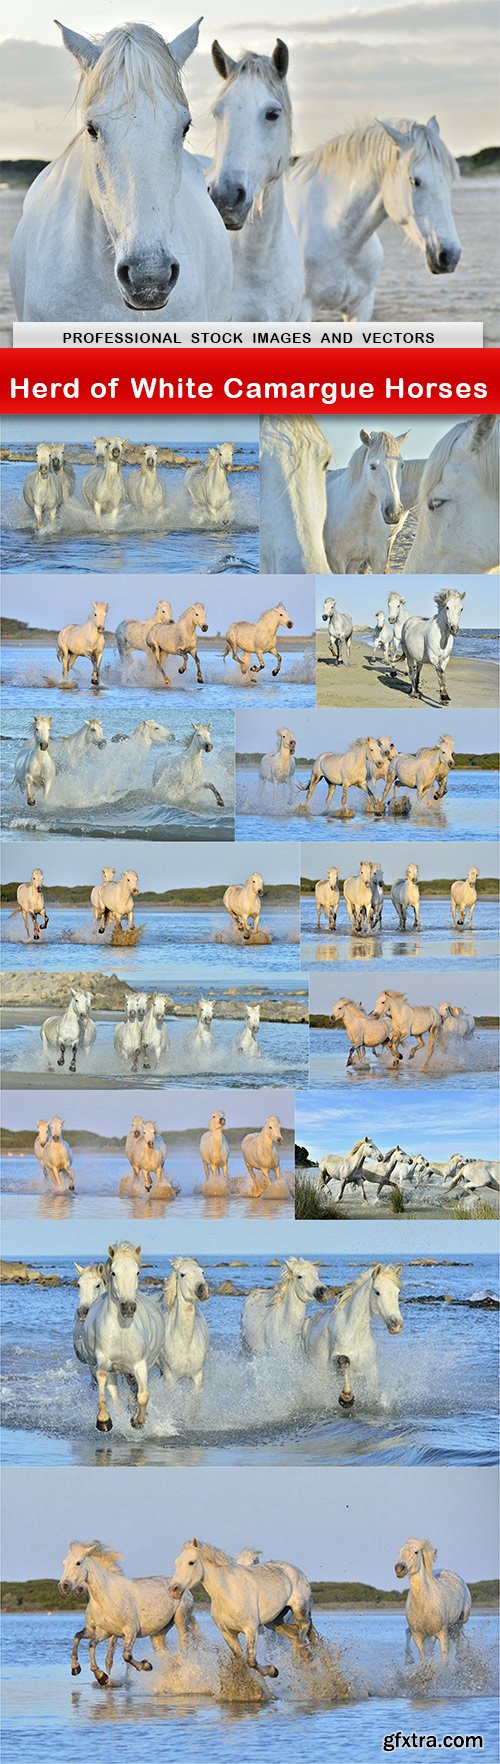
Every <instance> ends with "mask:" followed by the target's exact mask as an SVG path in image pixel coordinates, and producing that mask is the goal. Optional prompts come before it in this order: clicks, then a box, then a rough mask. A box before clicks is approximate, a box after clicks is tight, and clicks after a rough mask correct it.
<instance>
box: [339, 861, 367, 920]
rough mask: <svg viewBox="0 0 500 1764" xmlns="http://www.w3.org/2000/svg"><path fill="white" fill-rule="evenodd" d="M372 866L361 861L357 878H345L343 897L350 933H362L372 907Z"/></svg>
mask: <svg viewBox="0 0 500 1764" xmlns="http://www.w3.org/2000/svg"><path fill="white" fill-rule="evenodd" d="M372 868H373V866H372V864H371V863H368V862H366V861H365V860H364V859H362V860H361V862H360V864H359V868H358V874H357V876H346V878H345V882H344V886H343V890H342V892H343V896H344V900H345V904H346V907H347V913H348V918H349V924H350V926H351V930H352V931H362V929H363V925H365V924H366V923H367V921H368V918H369V915H370V912H371V906H372Z"/></svg>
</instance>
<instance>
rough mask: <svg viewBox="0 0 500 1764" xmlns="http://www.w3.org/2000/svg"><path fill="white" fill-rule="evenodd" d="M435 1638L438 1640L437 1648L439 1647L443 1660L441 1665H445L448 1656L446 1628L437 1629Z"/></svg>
mask: <svg viewBox="0 0 500 1764" xmlns="http://www.w3.org/2000/svg"><path fill="white" fill-rule="evenodd" d="M437 1639H438V1642H439V1648H440V1652H441V1659H442V1661H443V1665H444V1666H447V1665H448V1660H449V1657H450V1650H449V1645H448V1632H447V1630H446V1629H438V1635H437Z"/></svg>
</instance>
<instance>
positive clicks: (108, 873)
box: [90, 864, 116, 924]
mask: <svg viewBox="0 0 500 1764" xmlns="http://www.w3.org/2000/svg"><path fill="white" fill-rule="evenodd" d="M115 875H116V870H114V869H113V866H112V864H105V865H104V868H103V871H102V875H101V880H100V882H96V884H95V887H94V888H92V889H91V891H90V905H91V907H92V912H93V914H94V919H96V921H97V924H99V920H100V918H101V917H102V904H101V888H102V886H103V883H105V882H112V881H113V879H114V877H115Z"/></svg>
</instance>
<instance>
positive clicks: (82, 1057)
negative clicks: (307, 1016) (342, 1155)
mask: <svg viewBox="0 0 500 1764" xmlns="http://www.w3.org/2000/svg"><path fill="white" fill-rule="evenodd" d="M44 1014H45V1013H44ZM46 1014H47V1015H50V1014H53V1013H50V1012H47V1013H46ZM20 1015H21V1016H22V1012H20ZM95 1020H96V1022H97V1035H96V1039H95V1041H94V1044H93V1046H92V1047H91V1048H89V1050H88V1052H87V1053H85V1052H83V1053H82V1052H81V1051H79V1053H78V1055H77V1081H78V1082H79V1083H80V1084H88V1085H92V1082H93V1081H94V1082H95V1080H96V1079H97V1081H98V1082H102V1081H106V1080H107V1079H112V1081H113V1084H114V1085H115V1086H116V1087H122V1086H126V1087H129V1086H130V1083H131V1077H132V1073H131V1067H130V1066H127V1067H125V1065H124V1063H123V1061H122V1060H121V1059H120V1056H119V1054H118V1053H117V1052H116V1049H115V1047H114V1043H113V1033H114V1028H115V1021H117V1020H118V1019H114V1020H110V1019H109V1018H108V1019H107V1020H106V1021H102V1019H101V1020H99V1016H98V1013H96V1018H95ZM121 1020H123V1019H121ZM195 1027H196V1018H195V1016H194V1015H193V1016H192V1017H183V1018H182V1019H175V1018H174V1019H172V1018H170V1017H169V1021H168V1034H169V1040H170V1048H169V1049H168V1050H167V1052H166V1054H165V1057H164V1060H163V1062H162V1064H161V1065H160V1066H159V1068H158V1070H153V1069H150V1070H149V1071H143V1070H140V1071H138V1072H137V1079H136V1080H135V1078H134V1083H135V1082H136V1081H137V1083H138V1084H140V1085H141V1088H142V1087H144V1089H148V1090H151V1089H153V1090H154V1089H163V1088H164V1087H165V1086H166V1085H170V1084H174V1085H176V1086H177V1087H181V1086H185V1085H191V1084H194V1085H196V1086H199V1085H201V1086H204V1085H206V1084H210V1083H212V1082H213V1081H214V1080H216V1079H217V1080H218V1081H219V1083H222V1084H227V1085H230V1086H231V1089H233V1090H234V1089H236V1090H240V1089H245V1088H246V1086H248V1085H249V1084H251V1086H252V1089H254V1090H256V1089H260V1088H261V1086H262V1085H265V1084H273V1085H276V1086H282V1085H286V1086H288V1087H293V1086H294V1085H295V1086H297V1087H298V1088H299V1089H303V1088H304V1086H305V1085H307V1081H308V1055H309V1031H308V1027H307V1024H306V1023H285V1022H270V1023H269V1022H263V1023H261V1026H260V1030H259V1035H258V1045H259V1048H260V1058H259V1057H258V1058H254V1057H250V1056H246V1055H245V1054H243V1053H240V1052H239V1050H238V1041H239V1039H240V1037H241V1035H242V1033H243V1029H244V1022H243V1021H237V1020H236V1019H233V1020H231V1019H221V1018H218V1017H217V1015H216V1016H215V1018H214V1022H213V1033H212V1047H211V1049H209V1050H207V1051H201V1052H200V1051H197V1050H196V1049H195V1048H193V1047H192V1046H191V1045H190V1043H189V1039H188V1038H189V1036H190V1035H191V1034H192V1032H193V1030H194V1029H195ZM0 1047H1V1059H2V1070H3V1081H4V1084H5V1085H6V1086H7V1087H8V1086H9V1082H12V1078H13V1075H14V1074H19V1076H20V1077H21V1076H22V1077H23V1078H30V1079H31V1078H32V1079H35V1078H36V1082H37V1083H40V1084H41V1085H44V1084H49V1083H50V1084H51V1085H53V1083H54V1074H56V1075H57V1082H58V1084H59V1083H61V1084H64V1085H66V1084H71V1083H72V1082H74V1079H73V1078H72V1074H71V1073H70V1072H69V1071H68V1069H67V1068H68V1064H69V1060H68V1056H66V1065H65V1067H64V1068H63V1069H61V1068H58V1066H57V1052H54V1054H53V1055H51V1056H50V1064H49V1059H48V1056H47V1055H46V1054H45V1053H44V1050H43V1047H42V1043H41V1040H40V1030H39V1027H38V1025H37V1024H33V1023H30V1024H26V1023H23V1022H22V1021H21V1022H19V1024H17V1023H16V1026H15V1027H13V1026H11V1025H9V1026H6V1027H4V1028H2V1031H1V1033H0Z"/></svg>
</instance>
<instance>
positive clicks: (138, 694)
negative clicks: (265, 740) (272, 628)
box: [1, 584, 316, 722]
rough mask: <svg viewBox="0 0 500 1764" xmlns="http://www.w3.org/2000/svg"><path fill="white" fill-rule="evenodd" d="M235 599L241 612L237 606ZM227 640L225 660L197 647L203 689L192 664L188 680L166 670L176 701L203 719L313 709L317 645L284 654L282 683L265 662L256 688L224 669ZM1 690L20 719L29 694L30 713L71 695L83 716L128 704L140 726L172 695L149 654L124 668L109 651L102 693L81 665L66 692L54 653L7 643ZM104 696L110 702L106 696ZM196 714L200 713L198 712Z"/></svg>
mask: <svg viewBox="0 0 500 1764" xmlns="http://www.w3.org/2000/svg"><path fill="white" fill-rule="evenodd" d="M236 593H237V596H238V600H239V599H240V597H241V584H239V585H238V588H237V590H236ZM238 600H237V606H238ZM223 649H224V639H223V638H222V637H221V639H220V653H218V652H217V651H215V650H212V649H207V650H205V649H204V646H203V640H201V642H200V643H199V645H198V650H199V656H200V661H201V666H202V672H203V686H199V685H198V684H197V681H196V672H195V668H194V663H193V662H191V661H189V662H188V666H187V670H186V673H185V674H179V671H178V666H177V664H175V663H174V664H173V665H172V663H170V664H169V663H167V671H168V672H169V678H170V684H171V688H175V699H174V702H177V701H178V700H180V702H181V703H182V701H183V699H184V698H186V697H187V698H189V700H190V701H191V703H192V704H196V703H198V704H202V705H203V711H204V715H205V716H207V715H208V714H209V713H211V712H212V711H213V710H215V709H217V708H218V707H220V708H221V709H223V708H224V706H226V707H227V706H228V705H230V706H234V708H236V707H237V706H240V705H247V706H248V705H250V704H251V707H252V710H254V709H259V708H260V707H262V709H264V708H267V709H270V708H276V709H278V711H279V712H281V710H282V709H285V708H289V707H290V706H293V708H294V709H295V710H299V709H304V708H305V706H307V705H308V704H310V705H314V704H315V702H316V701H315V689H314V645H313V640H312V639H311V640H310V642H309V641H306V643H305V645H303V646H301V647H300V649H299V648H297V649H293V648H287V649H286V650H284V652H283V660H282V664H281V668H280V674H279V679H278V680H273V677H272V672H271V669H272V660H271V658H270V657H267V660H266V666H265V669H264V671H263V673H262V674H257V675H255V676H254V684H252V681H251V678H250V676H249V675H244V674H242V672H241V668H239V667H237V665H236V663H235V662H233V661H232V659H228V661H226V662H223V660H222V653H223ZM1 684H2V690H3V694H4V700H3V702H4V705H5V708H6V710H7V711H8V710H9V709H16V708H17V712H18V714H19V715H20V713H21V710H22V708H23V704H24V700H25V696H26V694H27V693H28V694H29V704H28V707H27V708H28V713H29V711H30V709H31V710H32V709H33V692H34V691H36V692H38V691H43V692H45V693H51V694H52V693H53V692H56V693H57V695H58V696H59V693H60V691H64V692H65V694H66V693H67V692H69V691H71V692H73V694H74V696H75V697H76V696H78V705H79V708H80V710H81V712H82V717H91V716H95V715H96V711H97V707H98V705H99V704H100V705H101V706H102V705H103V704H105V705H106V709H108V707H109V705H110V704H113V705H114V704H116V708H117V710H119V708H120V703H121V704H122V706H123V704H124V703H125V702H126V701H127V700H129V699H131V701H132V702H133V706H134V712H135V713H136V716H137V721H138V722H139V721H141V720H142V718H143V717H148V716H149V717H152V716H158V715H160V714H162V713H160V710H159V706H160V703H161V701H162V699H163V701H165V700H167V698H168V702H169V701H170V696H171V693H170V694H169V692H168V687H165V685H164V683H163V680H162V679H161V678H160V675H159V672H158V669H157V668H155V666H154V664H153V662H152V661H150V660H149V658H148V657H147V656H145V655H138V654H132V655H130V656H127V658H126V660H125V661H122V662H119V661H118V658H117V653H116V650H114V649H105V651H104V656H103V661H102V665H101V684H100V687H92V686H91V685H90V666H89V664H88V663H87V664H85V663H83V662H80V663H79V664H78V663H77V666H76V668H75V669H74V671H73V674H72V682H71V684H70V685H69V686H68V687H64V688H63V687H62V686H61V678H60V668H59V667H58V665H57V663H56V659H55V649H54V648H50V647H48V646H45V645H43V646H42V645H38V644H36V645H33V646H32V645H28V644H24V643H23V644H22V645H19V646H14V645H10V646H9V645H8V644H7V643H5V644H2V674H1ZM104 695H105V696H104ZM193 714H195V713H193Z"/></svg>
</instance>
